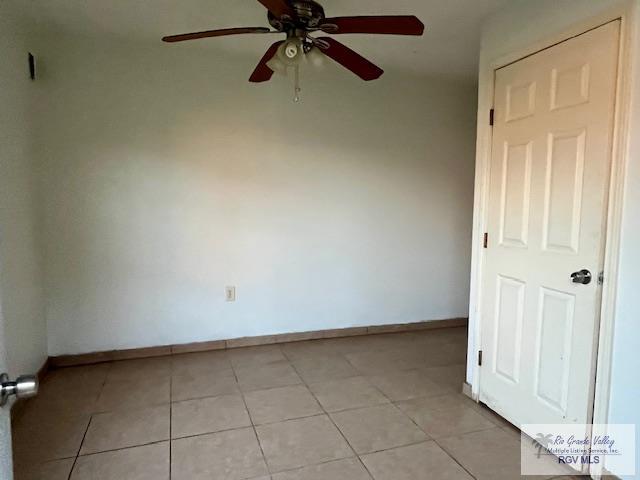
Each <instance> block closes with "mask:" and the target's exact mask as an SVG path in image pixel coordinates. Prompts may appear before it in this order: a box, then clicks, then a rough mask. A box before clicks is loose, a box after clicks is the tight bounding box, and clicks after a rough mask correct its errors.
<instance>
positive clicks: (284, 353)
mask: <svg viewBox="0 0 640 480" xmlns="http://www.w3.org/2000/svg"><path fill="white" fill-rule="evenodd" d="M283 355H284V356H285V357H286V358H287V360H289V363H291V364H292V367H293V369H294V370H296V368H295V365H293V362H292V361H291V360H290V359H289V357H288V355H287V354H286V352H284V351H283ZM343 356H344V355H343ZM345 359H346V360H347V362H349V359H348V358H346V356H345ZM349 364H350V365H351V366H352V367H353V368H354V369H355V370H356V371H358V372H360V370H359V369H358V368H356V367H355V366H354V365H353V364H351V362H349ZM296 373H297V370H296ZM298 376H300V378H301V379H302V381H303V383H304V385H305V386H306V387H307V390H309V392H310V393H311V395H312V396H313V397H314V398H315V399H316V402H318V404H319V405H320V408H322V410H323V411H324V412H325V414H326V415H327V417H329V420H330V421H331V423H333V425H334V426H335V427H336V428H337V429H338V432H340V435H342V438H344V440H345V441H346V442H347V445H349V447H350V448H351V449H352V450H353V451H354V453H355V454H356V457H357V458H358V460H359V461H360V463H361V464H362V466H363V467H364V469H365V470H366V472H367V473H368V474H369V476H370V477H371V478H372V479H373V478H374V477H373V475H372V474H371V472H370V471H369V469H368V468H367V467H366V465H365V464H364V462H363V460H362V458H361V456H360V454H358V453H357V452H356V451H355V448H354V447H353V446H352V445H351V443H349V441H348V440H347V438H346V437H345V436H344V434H343V433H342V430H340V428H339V427H338V426H337V425H336V423H335V422H334V420H333V418H331V415H330V414H329V412H327V411H326V410H325V408H324V407H323V406H322V404H321V403H320V402H319V401H318V399H317V397H316V396H315V394H314V393H313V391H311V389H310V388H309V385H307V384H306V382H305V380H304V379H303V378H302V376H301V375H300V374H298ZM362 376H363V377H364V378H365V380H366V381H367V383H369V384H370V385H371V386H372V387H373V388H374V389H376V390H378V391H379V392H380V393H381V394H382V395H383V396H384V397H385V398H387V400H389V402H390V404H391V405H393V406H394V407H395V408H396V410H398V411H399V412H401V413H402V414H403V415H404V416H406V417H407V418H408V419H409V421H411V423H413V424H414V425H415V426H416V427H417V428H418V429H419V430H420V431H421V432H423V433H424V434H425V435H426V436H427V438H426V440H423V441H421V442H416V443H414V444H410V445H401V446H399V447H394V448H405V447H408V446H411V445H420V444H421V443H426V442H428V441H433V442H434V443H435V444H436V445H438V447H439V448H440V449H441V450H442V451H444V452H445V454H446V455H447V456H449V457H450V458H451V459H453V461H454V462H455V463H456V464H458V465H460V467H461V468H462V469H463V470H464V471H465V472H467V473H468V474H469V475H470V476H471V477H472V478H473V479H476V477H475V476H474V475H473V474H472V473H471V472H469V471H468V470H467V469H466V468H465V467H464V466H463V465H462V464H460V462H458V460H456V459H455V458H454V457H453V456H452V455H451V454H450V453H449V452H447V451H446V450H445V449H444V448H442V446H440V444H439V443H438V442H437V441H436V440H435V439H433V438H431V436H430V435H429V434H428V433H427V432H425V431H424V430H423V429H422V428H420V426H419V425H418V424H416V423H415V422H414V420H413V419H412V418H411V417H410V416H409V415H407V414H406V413H405V412H404V411H402V409H401V408H399V407H398V406H397V405H396V404H395V403H394V401H393V400H391V398H389V397H388V396H387V395H386V394H385V393H384V392H383V391H382V390H380V389H379V388H378V387H377V386H376V385H373V384H372V383H371V382H370V381H369V379H368V378H366V375H364V374H363V375H362ZM364 408H367V407H364ZM336 413H337V412H336ZM387 450H393V448H392V449H384V450H379V451H378V452H370V453H366V454H362V455H369V454H374V453H379V452H384V451H387ZM476 480H477V479H476Z"/></svg>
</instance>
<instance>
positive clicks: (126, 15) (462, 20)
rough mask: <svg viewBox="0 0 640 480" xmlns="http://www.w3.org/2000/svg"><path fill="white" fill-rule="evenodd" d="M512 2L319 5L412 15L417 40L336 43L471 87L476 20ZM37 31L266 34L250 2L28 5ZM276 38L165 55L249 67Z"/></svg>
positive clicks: (328, 1)
mask: <svg viewBox="0 0 640 480" xmlns="http://www.w3.org/2000/svg"><path fill="white" fill-rule="evenodd" d="M512 1H513V0H320V3H322V5H323V6H324V8H325V11H326V14H327V16H340V15H384V14H389V15H393V14H398V15H400V14H414V15H417V16H418V18H420V19H421V20H422V22H423V23H424V24H425V25H426V30H425V35H424V36H423V37H397V36H385V35H375V36H369V35H343V36H341V38H340V40H341V41H342V42H343V43H345V44H346V45H348V46H350V47H351V48H353V49H354V50H356V51H358V52H359V53H361V54H363V55H364V56H366V57H368V58H369V59H370V60H372V61H373V62H374V63H377V64H379V65H380V66H381V67H382V68H387V69H388V68H395V69H405V70H409V71H412V72H415V73H419V74H429V75H443V76H451V77H459V78H464V79H474V78H475V77H476V73H477V61H478V50H479V39H480V30H481V25H482V21H483V19H484V18H485V17H486V16H487V15H488V14H490V13H491V12H492V11H494V10H495V9H497V8H500V7H501V6H504V5H506V4H508V3H510V2H512ZM26 6H27V8H28V15H29V16H31V17H33V19H34V20H37V21H38V23H39V25H40V26H41V27H44V28H47V29H52V30H55V31H64V32H70V33H74V34H81V35H89V36H93V35H100V36H103V37H107V38H109V37H120V38H123V39H127V40H131V41H146V42H155V41H157V42H160V37H162V36H163V35H170V34H178V33H185V32H191V31H199V30H208V29H213V28H224V27H236V26H268V24H267V19H266V10H265V9H264V7H263V6H262V5H261V4H259V3H258V2H257V1H256V0H180V1H178V0H29V2H28V3H27V4H26ZM277 38H278V37H276V36H275V35H252V36H249V35H246V36H236V37H226V38H215V39H205V40H199V41H193V42H185V43H183V44H179V45H178V44H173V45H166V48H213V49H216V48H218V49H224V50H228V51H232V52H237V53H238V54H240V53H242V54H251V55H255V56H256V61H257V60H258V58H260V56H262V54H263V53H264V51H265V50H266V48H267V46H268V45H269V44H271V43H272V42H274V41H276V39H277Z"/></svg>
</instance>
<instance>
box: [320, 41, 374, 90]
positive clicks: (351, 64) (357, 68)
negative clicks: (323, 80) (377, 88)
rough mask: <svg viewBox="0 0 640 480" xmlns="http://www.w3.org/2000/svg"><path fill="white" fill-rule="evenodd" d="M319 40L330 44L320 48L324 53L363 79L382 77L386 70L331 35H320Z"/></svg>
mask: <svg viewBox="0 0 640 480" xmlns="http://www.w3.org/2000/svg"><path fill="white" fill-rule="evenodd" d="M319 40H322V41H324V42H326V43H328V44H329V48H325V49H321V50H320V51H321V52H322V53H324V54H325V55H326V56H328V57H329V58H331V59H333V60H335V61H336V62H338V63H339V64H340V65H342V66H343V67H344V68H346V69H347V70H351V71H352V72H353V73H355V74H356V75H358V76H359V77H360V78H362V79H363V80H366V81H370V80H375V79H377V78H380V76H381V75H382V74H383V73H384V70H382V69H381V68H380V67H378V66H377V65H375V64H373V63H371V62H370V61H369V60H367V59H366V58H364V57H363V56H362V55H360V54H359V53H356V52H354V51H353V50H351V49H350V48H349V47H346V46H345V45H343V44H342V43H340V42H338V41H337V40H334V39H333V38H331V37H320V38H319Z"/></svg>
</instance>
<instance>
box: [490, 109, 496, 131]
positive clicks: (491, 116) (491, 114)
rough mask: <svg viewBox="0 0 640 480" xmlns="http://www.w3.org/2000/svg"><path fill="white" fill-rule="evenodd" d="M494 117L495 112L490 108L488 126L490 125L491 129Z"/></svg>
mask: <svg viewBox="0 0 640 480" xmlns="http://www.w3.org/2000/svg"><path fill="white" fill-rule="evenodd" d="M494 116H495V110H494V109H493V108H492V109H491V110H489V125H491V126H492V127H493V121H494Z"/></svg>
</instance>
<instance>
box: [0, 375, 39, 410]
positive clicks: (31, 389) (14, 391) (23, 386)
mask: <svg viewBox="0 0 640 480" xmlns="http://www.w3.org/2000/svg"><path fill="white" fill-rule="evenodd" d="M37 393H38V378H37V377H36V376H35V375H21V376H19V377H18V378H16V381H15V382H12V381H10V380H9V375H7V374H6V373H3V374H2V375H0V407H2V406H4V405H5V404H6V403H7V402H8V401H9V397H10V396H11V395H15V396H16V398H29V397H33V396H34V395H36V394H37Z"/></svg>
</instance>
